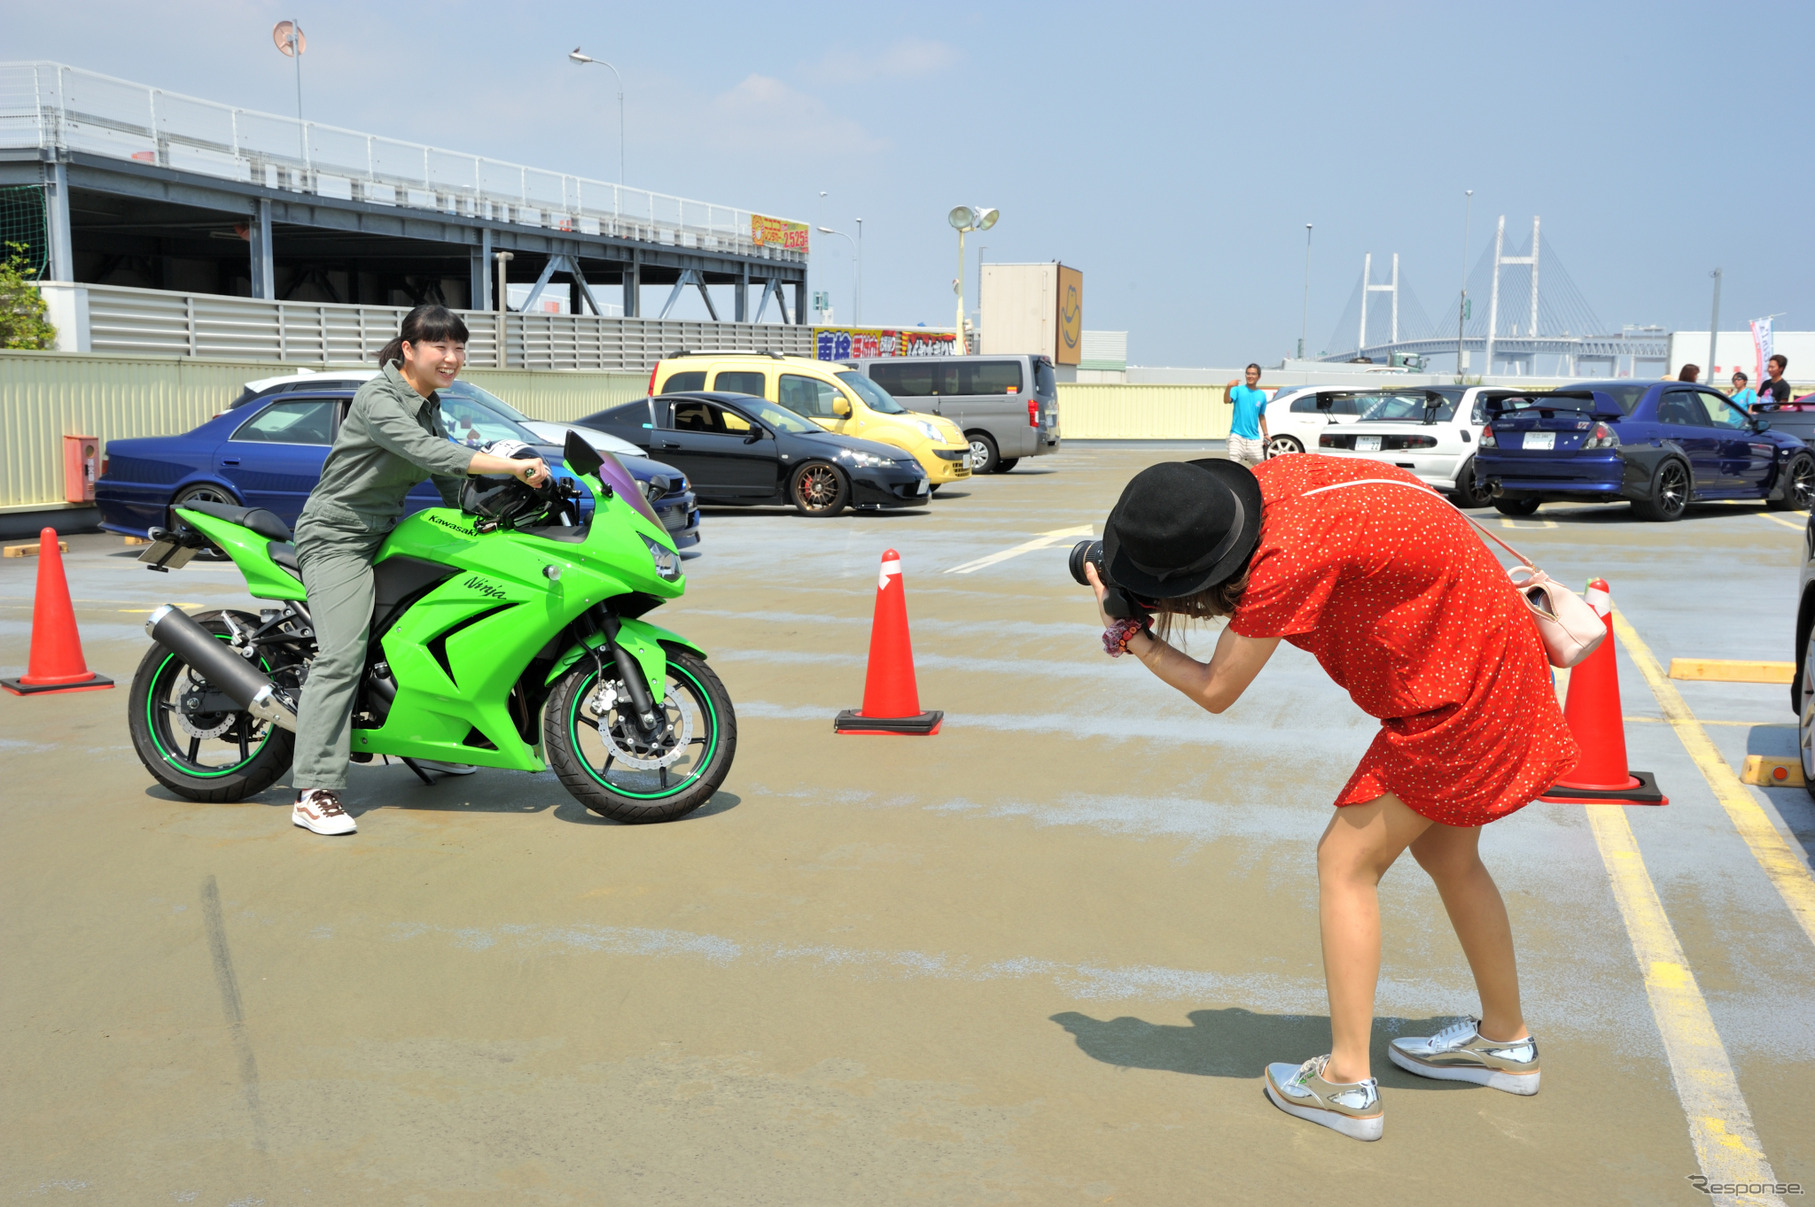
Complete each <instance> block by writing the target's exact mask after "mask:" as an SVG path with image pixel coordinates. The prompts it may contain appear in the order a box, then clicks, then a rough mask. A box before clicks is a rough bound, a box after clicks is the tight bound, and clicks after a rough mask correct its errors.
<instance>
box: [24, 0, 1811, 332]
mask: <svg viewBox="0 0 1815 1207" xmlns="http://www.w3.org/2000/svg"><path fill="white" fill-rule="evenodd" d="M160 12H162V13H163V14H164V16H163V17H162V18H161V19H160V17H159V16H158V14H159V13H160ZM289 16H295V17H297V18H298V19H299V20H300V21H301V23H302V25H303V28H304V29H305V31H306V32H307V33H308V36H309V40H310V45H309V53H308V55H307V57H306V58H305V60H304V81H303V84H304V104H305V108H306V110H307V115H308V116H309V117H311V118H313V119H316V120H320V121H324V122H329V123H333V124H338V125H343V126H349V127H353V128H355V129H361V130H371V131H374V132H379V133H388V134H392V135H394V136H397V137H403V138H412V139H418V140H422V141H429V142H434V143H436V144H438V145H442V146H448V147H452V148H456V149H460V150H468V151H474V152H479V153H483V154H490V155H495V156H499V157H504V158H510V159H514V160H519V161H523V162H527V163H530V164H533V165H536V166H543V167H549V168H554V169H558V170H565V171H572V172H577V173H581V174H585V175H590V176H595V177H598V178H601V179H611V178H613V177H614V176H615V175H616V164H617V155H618V147H617V113H616V100H615V91H614V85H613V81H612V77H611V73H610V72H608V71H605V70H603V69H600V68H591V67H587V68H582V67H576V66H573V65H571V64H569V63H568V62H567V61H566V58H565V56H566V53H567V51H568V50H570V49H571V48H572V47H573V46H574V45H576V44H580V45H583V46H584V47H585V48H586V50H587V51H588V52H589V53H591V54H594V55H597V56H599V57H601V58H608V59H610V60H611V61H613V62H614V63H615V64H616V65H617V66H618V67H619V69H620V70H621V71H622V72H623V74H624V78H625V90H626V93H627V110H628V113H627V126H628V129H629V137H628V146H627V147H626V151H625V159H626V161H627V165H628V171H627V174H628V177H629V183H631V184H633V185H637V186H639V187H643V188H650V189H654V190H657V191H661V192H668V193H678V194H681V195H683V196H689V197H695V198H699V199H703V200H709V201H715V202H720V203H723V204H728V205H736V206H740V207H745V208H751V209H756V210H759V211H762V212H767V213H773V214H778V215H782V216H787V217H793V218H798V219H803V220H806V221H810V222H813V223H815V224H818V223H820V222H823V223H825V224H826V225H830V226H834V227H837V228H839V229H842V230H851V229H854V228H853V226H852V220H853V219H854V218H858V217H861V218H862V219H863V220H864V231H865V234H864V278H865V280H864V318H865V320H866V322H867V323H869V324H882V323H888V324H912V323H916V322H923V321H924V322H926V323H928V324H934V325H937V324H949V323H950V321H951V314H952V310H953V303H952V294H951V280H952V277H953V276H954V275H955V272H956V247H955V237H954V235H953V233H952V231H951V230H950V228H949V227H948V226H947V225H946V222H945V214H946V211H947V210H948V209H950V208H951V207H952V206H953V205H956V204H959V203H974V204H981V205H993V206H997V207H999V208H1000V209H1001V211H1002V219H1001V222H1000V224H999V225H998V226H997V227H996V229H995V230H993V231H991V232H989V233H988V235H987V236H985V237H983V238H981V239H978V238H977V237H975V236H973V237H972V243H971V253H972V254H971V259H970V273H969V280H970V286H969V288H970V289H972V290H974V287H975V273H976V267H975V265H976V250H977V245H978V244H979V243H982V244H987V246H988V252H987V255H988V257H989V259H991V260H1003V261H1031V260H1051V259H1058V260H1062V261H1064V262H1065V263H1067V264H1069V265H1073V266H1075V267H1077V268H1079V269H1080V270H1081V271H1082V272H1083V274H1084V285H1085V326H1087V327H1090V328H1093V329H1095V328H1101V329H1112V330H1121V329H1126V330H1127V331H1129V333H1130V335H1129V354H1130V360H1131V361H1133V362H1135V363H1141V364H1171V365H1197V364H1230V363H1239V362H1243V361H1247V360H1249V359H1255V360H1261V361H1263V362H1270V361H1273V360H1277V359H1278V358H1279V357H1280V356H1282V355H1285V354H1288V353H1289V352H1290V351H1291V350H1292V348H1293V345H1294V344H1295V342H1296V340H1297V338H1298V335H1299V328H1300V322H1301V307H1302V305H1303V287H1304V238H1305V234H1304V224H1305V223H1306V222H1311V223H1315V225H1316V231H1315V235H1314V247H1313V253H1312V271H1311V300H1310V320H1309V348H1310V350H1311V351H1312V352H1315V351H1317V350H1318V349H1320V348H1321V347H1323V346H1324V345H1325V344H1327V343H1328V342H1329V336H1330V335H1331V332H1332V329H1333V328H1334V327H1335V325H1336V323H1337V320H1338V318H1339V317H1340V315H1341V314H1342V311H1343V309H1344V307H1345V306H1346V305H1347V303H1348V301H1349V298H1350V295H1351V293H1352V292H1353V289H1354V286H1355V283H1356V281H1357V280H1358V278H1359V275H1360V271H1361V259H1362V255H1363V253H1364V252H1369V251H1371V252H1373V253H1374V257H1375V262H1376V265H1377V266H1378V265H1380V264H1382V263H1383V261H1385V260H1387V259H1390V256H1391V254H1392V253H1393V252H1395V251H1396V252H1398V253H1400V256H1401V271H1402V274H1403V275H1404V278H1405V280H1406V281H1407V282H1408V283H1409V284H1410V285H1411V287H1412V288H1413V289H1414V290H1415V292H1416V294H1417V296H1418V298H1419V301H1420V302H1421V303H1422V305H1423V308H1424V309H1425V310H1426V311H1428V312H1430V313H1432V314H1433V315H1435V314H1436V313H1437V312H1439V311H1446V310H1447V308H1448V306H1449V305H1450V304H1451V303H1452V301H1453V298H1454V296H1455V290H1456V287H1457V284H1458V279H1459V277H1460V275H1461V270H1462V260H1463V248H1462V219H1463V190H1464V189H1467V188H1473V189H1474V190H1475V201H1474V221H1473V235H1472V240H1471V244H1470V247H1469V249H1468V261H1469V263H1470V264H1471V266H1472V265H1473V264H1474V262H1475V261H1476V260H1477V259H1478V257H1479V256H1480V254H1481V252H1482V249H1483V247H1484V246H1485V245H1486V243H1487V242H1488V241H1489V240H1490V239H1491V237H1492V233H1493V221H1494V219H1495V218H1496V217H1497V216H1498V215H1500V214H1505V215H1506V216H1507V227H1508V231H1509V232H1512V231H1515V230H1516V231H1520V232H1522V233H1523V232H1528V231H1529V229H1530V222H1531V216H1532V215H1533V214H1534V213H1535V214H1539V215H1541V216H1542V217H1543V222H1544V233H1545V237H1546V240H1547V243H1548V246H1547V249H1546V251H1547V254H1552V255H1555V256H1556V257H1558V258H1560V260H1561V262H1562V263H1563V264H1564V265H1566V267H1567V270H1568V273H1569V275H1570V277H1571V278H1572V279H1573V281H1574V283H1575V285H1576V286H1577V288H1578V289H1579V290H1580V291H1581V293H1582V295H1583V296H1584V298H1585V299H1586V301H1587V302H1588V303H1589V305H1590V306H1591V307H1592V308H1593V310H1594V311H1595V313H1596V314H1597V315H1598V316H1599V317H1600V318H1601V320H1602V321H1603V322H1604V323H1605V324H1607V325H1609V326H1617V325H1619V324H1621V323H1641V324H1642V323H1656V324H1660V325H1663V326H1666V327H1671V328H1681V329H1705V328H1706V326H1707V322H1708V310H1709V292H1710V282H1709V279H1708V272H1709V270H1710V269H1711V268H1713V267H1714V266H1716V265H1719V266H1721V267H1722V268H1723V269H1724V270H1725V278H1724V288H1723V297H1722V314H1723V318H1724V320H1725V321H1724V322H1723V324H1722V325H1723V327H1737V326H1740V325H1741V324H1742V322H1743V320H1744V319H1745V318H1749V317H1754V316H1758V315H1764V314H1770V313H1777V312H1781V313H1782V317H1781V318H1779V319H1778V320H1777V322H1778V326H1779V328H1780V329H1785V330H1792V329H1793V330H1815V236H1812V234H1811V222H1810V214H1811V213H1815V190H1812V189H1811V185H1812V184H1815V163H1812V160H1811V141H1812V140H1811V136H1810V131H1811V130H1812V129H1815V100H1812V98H1815V87H1811V84H1810V82H1809V80H1808V78H1807V76H1806V74H1804V75H1802V76H1800V77H1799V76H1797V75H1794V74H1793V72H1797V71H1805V72H1806V66H1807V64H1808V62H1809V61H1810V57H1811V52H1815V5H1811V4H1808V3H1806V2H1804V3H1730V4H1725V5H1709V4H1706V3H1698V4H1694V5H1690V4H1679V3H1671V2H1666V3H1653V4H1647V5H1643V6H1640V5H1632V4H1610V3H1595V2H1593V0H1590V2H1587V3H1581V2H1577V3H1570V4H1562V3H1553V2H1550V0H1538V2H1536V3H1532V4H1527V5H1522V6H1517V7H1511V8H1509V7H1507V6H1503V5H1496V6H1491V7H1490V6H1485V5H1466V4H1455V3H1453V2H1452V3H1444V4H1437V3H1425V2H1419V0H1375V2H1372V3H1355V4H1346V5H1337V4H1298V5H1294V4H1278V3H1276V4H1271V5H1254V4H1245V5H1225V4H1197V5H1180V6H1171V5H1140V4H1133V5H1105V4H1096V5H1071V4H1050V3H1049V4H1039V5H1034V4H995V5H980V6H979V5H964V6H960V5H948V4H941V3H919V4H914V5H891V6H883V5H851V4H842V5H833V4H818V3H798V4H793V5H788V6H770V5H764V6H758V5H750V4H744V5H724V4H716V3H711V2H710V0H696V2H695V3H692V4H688V5H682V6H673V5H608V4H566V5H548V4H516V3H494V4H478V3H473V2H471V0H438V2H437V3H434V4H416V3H390V4H385V5H382V6H379V5H373V4H370V3H364V4H351V3H339V2H322V0H302V2H301V3H297V4H293V5H289V6H286V7H281V8H280V7H278V6H277V5H274V4H269V3H262V2H252V0H245V2H240V0H192V2H189V3H184V4H181V5H174V4H163V5H160V4H156V3H151V4H143V3H135V4H127V3H123V2H121V3H113V2H111V0H107V2H99V3H81V2H73V3H62V4H56V5H44V4H35V3H34V4H27V3H23V2H21V0H0V27H3V28H5V30H6V37H5V48H4V51H3V52H0V53H4V56H5V57H6V58H9V59H24V58H46V59H56V60H60V61H64V62H68V63H72V64H74V65H77V66H81V67H87V68H90V69H92V70H97V71H102V72H106V73H108V74H112V75H118V76H122V77H124V78H127V79H132V80H138V81H144V82H147V83H153V84H157V85H159V86H162V87H165V88H169V89H171V90H174V91H182V92H189V93H192V94H195V95H199V96H203V97H207V98H209V99H215V100H221V101H228V102H232V103H235V104H240V105H244V106H248V107H254V108H264V109H269V110H272V111H274V112H278V113H289V112H293V111H294V105H295V97H294V82H293V77H292V76H291V74H290V71H289V68H290V64H289V62H288V61H287V60H285V59H284V58H282V57H281V56H280V55H278V54H277V52H276V51H275V50H274V49H273V48H272V46H271V43H270V28H271V26H272V24H273V23H274V22H275V21H276V20H278V19H280V18H283V17H289ZM821 190H824V191H825V192H826V193H827V194H828V195H827V197H826V198H825V200H824V202H823V203H822V202H821V200H820V197H819V193H820V191H821ZM815 260H816V270H817V276H818V280H816V282H815V286H816V287H817V288H828V289H831V290H832V291H833V294H834V300H835V302H836V304H837V306H838V310H839V317H840V319H847V318H848V317H849V315H850V291H851V273H850V262H849V253H848V251H847V249H846V245H845V244H844V242H843V240H836V239H824V240H821V242H820V243H819V244H818V245H816V253H815Z"/></svg>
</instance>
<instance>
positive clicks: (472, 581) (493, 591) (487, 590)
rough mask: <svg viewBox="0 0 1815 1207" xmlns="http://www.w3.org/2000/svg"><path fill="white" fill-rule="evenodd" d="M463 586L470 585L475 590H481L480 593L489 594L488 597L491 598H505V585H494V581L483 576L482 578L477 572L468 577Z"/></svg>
mask: <svg viewBox="0 0 1815 1207" xmlns="http://www.w3.org/2000/svg"><path fill="white" fill-rule="evenodd" d="M461 586H463V587H470V588H471V589H473V590H474V591H477V592H479V594H481V595H484V596H487V597H488V598H491V599H503V598H504V588H503V587H499V586H494V585H493V584H492V583H490V582H488V581H486V580H485V579H483V578H480V577H479V576H478V575H477V574H475V575H473V576H472V577H471V578H469V579H467V580H466V581H465V582H464V583H462V584H461Z"/></svg>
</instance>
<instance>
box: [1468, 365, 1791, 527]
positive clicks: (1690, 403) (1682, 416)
mask: <svg viewBox="0 0 1815 1207" xmlns="http://www.w3.org/2000/svg"><path fill="white" fill-rule="evenodd" d="M1488 416H1489V422H1488V426H1487V429H1486V430H1485V431H1484V432H1483V433H1482V436H1481V451H1480V452H1479V453H1478V454H1476V469H1475V472H1476V473H1477V474H1478V475H1479V476H1480V477H1481V478H1483V479H1485V480H1486V481H1487V483H1488V486H1489V489H1491V490H1492V491H1493V495H1494V506H1495V507H1496V508H1498V509H1499V510H1500V511H1502V512H1504V513H1506V514H1507V515H1530V514H1531V513H1532V512H1534V511H1536V510H1537V509H1538V506H1539V504H1541V503H1544V502H1546V501H1550V500H1561V501H1567V502H1572V503H1613V502H1618V501H1619V500H1621V499H1626V500H1629V501H1630V502H1631V503H1632V509H1633V511H1634V512H1635V513H1636V514H1638V515H1639V516H1641V517H1643V518H1644V519H1648V520H1676V519H1680V518H1682V515H1683V511H1684V510H1685V509H1686V508H1687V507H1688V505H1689V504H1690V503H1692V502H1697V501H1699V500H1703V499H1762V500H1763V501H1764V503H1765V505H1766V506H1767V507H1771V508H1778V509H1789V508H1798V509H1802V510H1806V509H1807V508H1808V506H1809V504H1810V502H1811V500H1812V499H1815V453H1811V452H1810V451H1809V449H1808V447H1807V446H1806V445H1804V444H1803V442H1802V441H1801V440H1798V439H1797V438H1796V437H1794V436H1788V435H1785V434H1783V433H1782V432H1775V431H1772V430H1771V421H1770V420H1769V419H1768V418H1766V417H1764V416H1763V415H1756V416H1748V415H1747V414H1746V412H1745V411H1744V410H1742V409H1741V408H1740V407H1738V406H1735V405H1734V404H1733V403H1732V402H1731V401H1729V400H1728V398H1727V396H1726V395H1725V394H1721V393H1719V392H1718V391H1715V390H1711V389H1709V388H1708V387H1706V386H1699V385H1694V384H1691V383H1688V382H1680V381H1660V382H1633V381H1603V382H1590V383H1587V384H1585V385H1581V386H1571V387H1569V388H1568V389H1566V390H1555V391H1550V392H1546V393H1529V394H1518V395H1513V396H1511V397H1507V398H1500V399H1496V400H1493V401H1490V402H1489V403H1488Z"/></svg>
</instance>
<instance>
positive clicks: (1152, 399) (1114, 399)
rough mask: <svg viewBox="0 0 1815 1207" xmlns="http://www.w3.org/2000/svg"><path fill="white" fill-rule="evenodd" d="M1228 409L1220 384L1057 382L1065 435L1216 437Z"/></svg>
mask: <svg viewBox="0 0 1815 1207" xmlns="http://www.w3.org/2000/svg"><path fill="white" fill-rule="evenodd" d="M1233 412H1234V408H1232V407H1229V406H1226V405H1224V403H1223V391H1222V387H1221V386H1214V387H1213V386H1173V385H1165V386H1137V385H1121V384H1110V383H1098V382H1081V381H1080V382H1061V383H1059V434H1060V435H1061V436H1062V437H1064V438H1065V439H1067V440H1221V439H1223V438H1224V437H1226V436H1228V434H1229V417H1230V415H1231V414H1233Z"/></svg>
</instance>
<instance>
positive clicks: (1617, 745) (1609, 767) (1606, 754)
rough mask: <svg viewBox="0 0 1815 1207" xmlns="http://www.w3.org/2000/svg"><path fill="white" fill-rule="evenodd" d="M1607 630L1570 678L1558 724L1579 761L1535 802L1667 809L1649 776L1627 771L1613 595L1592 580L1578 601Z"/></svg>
mask: <svg viewBox="0 0 1815 1207" xmlns="http://www.w3.org/2000/svg"><path fill="white" fill-rule="evenodd" d="M1583 598H1584V599H1586V600H1587V601H1588V604H1589V606H1590V607H1592V608H1593V609H1594V610H1595V611H1596V612H1597V613H1599V614H1600V617H1601V619H1602V621H1604V622H1605V623H1606V625H1607V639H1606V640H1605V641H1603V642H1601V644H1600V645H1599V646H1598V647H1596V649H1595V651H1594V653H1592V654H1590V655H1588V657H1586V658H1584V659H1583V660H1582V661H1581V662H1580V663H1578V664H1577V665H1576V668H1575V669H1574V670H1572V671H1570V672H1569V696H1568V699H1567V700H1566V701H1565V702H1564V705H1563V719H1564V720H1565V721H1568V722H1569V732H1570V733H1571V734H1573V735H1575V740H1576V745H1577V746H1578V747H1580V748H1581V751H1582V761H1581V762H1580V763H1578V764H1576V768H1575V770H1573V771H1571V772H1570V773H1569V774H1568V775H1566V776H1564V777H1563V778H1562V779H1560V780H1558V781H1557V784H1556V786H1555V787H1553V788H1552V789H1551V790H1550V791H1548V792H1546V793H1545V794H1544V795H1543V796H1540V797H1539V798H1538V799H1539V800H1540V801H1542V802H1544V803H1545V804H1547V805H1667V804H1669V803H1670V798H1669V797H1667V796H1665V795H1664V794H1663V793H1662V792H1659V791H1658V787H1657V780H1656V779H1654V778H1653V777H1652V775H1651V773H1650V772H1649V771H1633V770H1630V769H1629V768H1628V767H1627V766H1626V723H1625V719H1624V717H1625V714H1624V713H1622V712H1621V711H1620V668H1619V664H1618V663H1616V662H1615V661H1614V656H1613V589H1612V588H1611V587H1609V586H1608V585H1607V580H1606V579H1604V578H1597V579H1595V580H1594V581H1593V582H1591V583H1589V584H1588V590H1587V592H1586V594H1585V595H1584V596H1583Z"/></svg>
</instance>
